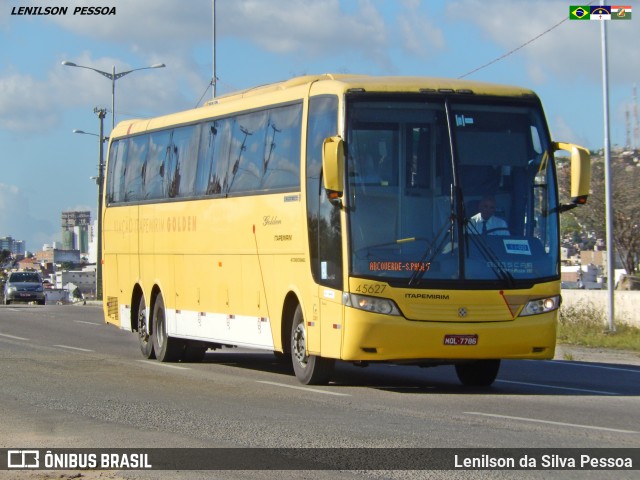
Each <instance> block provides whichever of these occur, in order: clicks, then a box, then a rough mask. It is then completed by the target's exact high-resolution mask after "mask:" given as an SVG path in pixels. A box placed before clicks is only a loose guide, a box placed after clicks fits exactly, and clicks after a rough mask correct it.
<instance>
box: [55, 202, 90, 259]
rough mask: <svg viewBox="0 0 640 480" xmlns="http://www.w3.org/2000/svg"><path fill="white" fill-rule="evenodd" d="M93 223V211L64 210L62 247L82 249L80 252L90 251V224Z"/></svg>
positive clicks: (62, 217) (65, 248)
mask: <svg viewBox="0 0 640 480" xmlns="http://www.w3.org/2000/svg"><path fill="white" fill-rule="evenodd" d="M90 224H91V212H89V211H68V212H62V216H61V226H62V249H63V250H80V253H87V252H88V251H89V225H90Z"/></svg>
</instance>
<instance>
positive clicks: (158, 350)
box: [151, 294, 184, 362]
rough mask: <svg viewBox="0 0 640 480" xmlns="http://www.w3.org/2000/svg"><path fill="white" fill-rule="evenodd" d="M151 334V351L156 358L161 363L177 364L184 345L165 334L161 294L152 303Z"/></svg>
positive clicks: (164, 317)
mask: <svg viewBox="0 0 640 480" xmlns="http://www.w3.org/2000/svg"><path fill="white" fill-rule="evenodd" d="M151 321H152V325H153V328H152V333H151V337H152V338H153V350H154V351H155V354H156V358H157V359H158V360H159V361H161V362H177V361H178V360H180V357H181V356H182V352H183V350H184V343H183V342H182V341H181V340H178V339H176V338H172V337H170V336H169V335H168V334H167V319H166V316H165V310H164V300H163V299H162V294H158V296H157V297H156V301H155V302H153V315H152V317H151Z"/></svg>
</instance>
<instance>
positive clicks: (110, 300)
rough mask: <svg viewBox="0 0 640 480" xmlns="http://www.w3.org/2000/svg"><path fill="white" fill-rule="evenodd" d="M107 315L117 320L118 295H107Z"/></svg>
mask: <svg viewBox="0 0 640 480" xmlns="http://www.w3.org/2000/svg"><path fill="white" fill-rule="evenodd" d="M107 315H108V316H109V317H111V318H113V319H114V320H115V321H116V322H117V321H119V318H118V297H107Z"/></svg>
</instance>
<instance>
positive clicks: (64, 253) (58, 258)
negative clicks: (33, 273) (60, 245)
mask: <svg viewBox="0 0 640 480" xmlns="http://www.w3.org/2000/svg"><path fill="white" fill-rule="evenodd" d="M36 257H37V258H38V260H39V261H40V262H42V263H58V264H59V263H73V264H79V263H80V251H79V250H60V249H57V248H51V249H48V250H42V251H40V252H38V253H36Z"/></svg>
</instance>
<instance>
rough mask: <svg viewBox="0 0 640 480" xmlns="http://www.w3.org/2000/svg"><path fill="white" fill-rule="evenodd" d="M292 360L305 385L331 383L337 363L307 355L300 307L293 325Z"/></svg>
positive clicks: (295, 314)
mask: <svg viewBox="0 0 640 480" xmlns="http://www.w3.org/2000/svg"><path fill="white" fill-rule="evenodd" d="M291 360H292V362H293V370H294V372H295V374H296V377H297V378H298V380H299V381H300V382H301V383H303V384H305V385H321V384H326V383H327V382H328V381H329V377H330V376H331V372H332V371H333V366H334V364H335V361H334V360H333V359H330V358H322V357H319V356H316V355H308V354H307V334H306V330H305V325H304V318H303V316H302V309H301V308H300V305H298V306H297V308H296V311H295V313H294V315H293V323H292V325H291Z"/></svg>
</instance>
